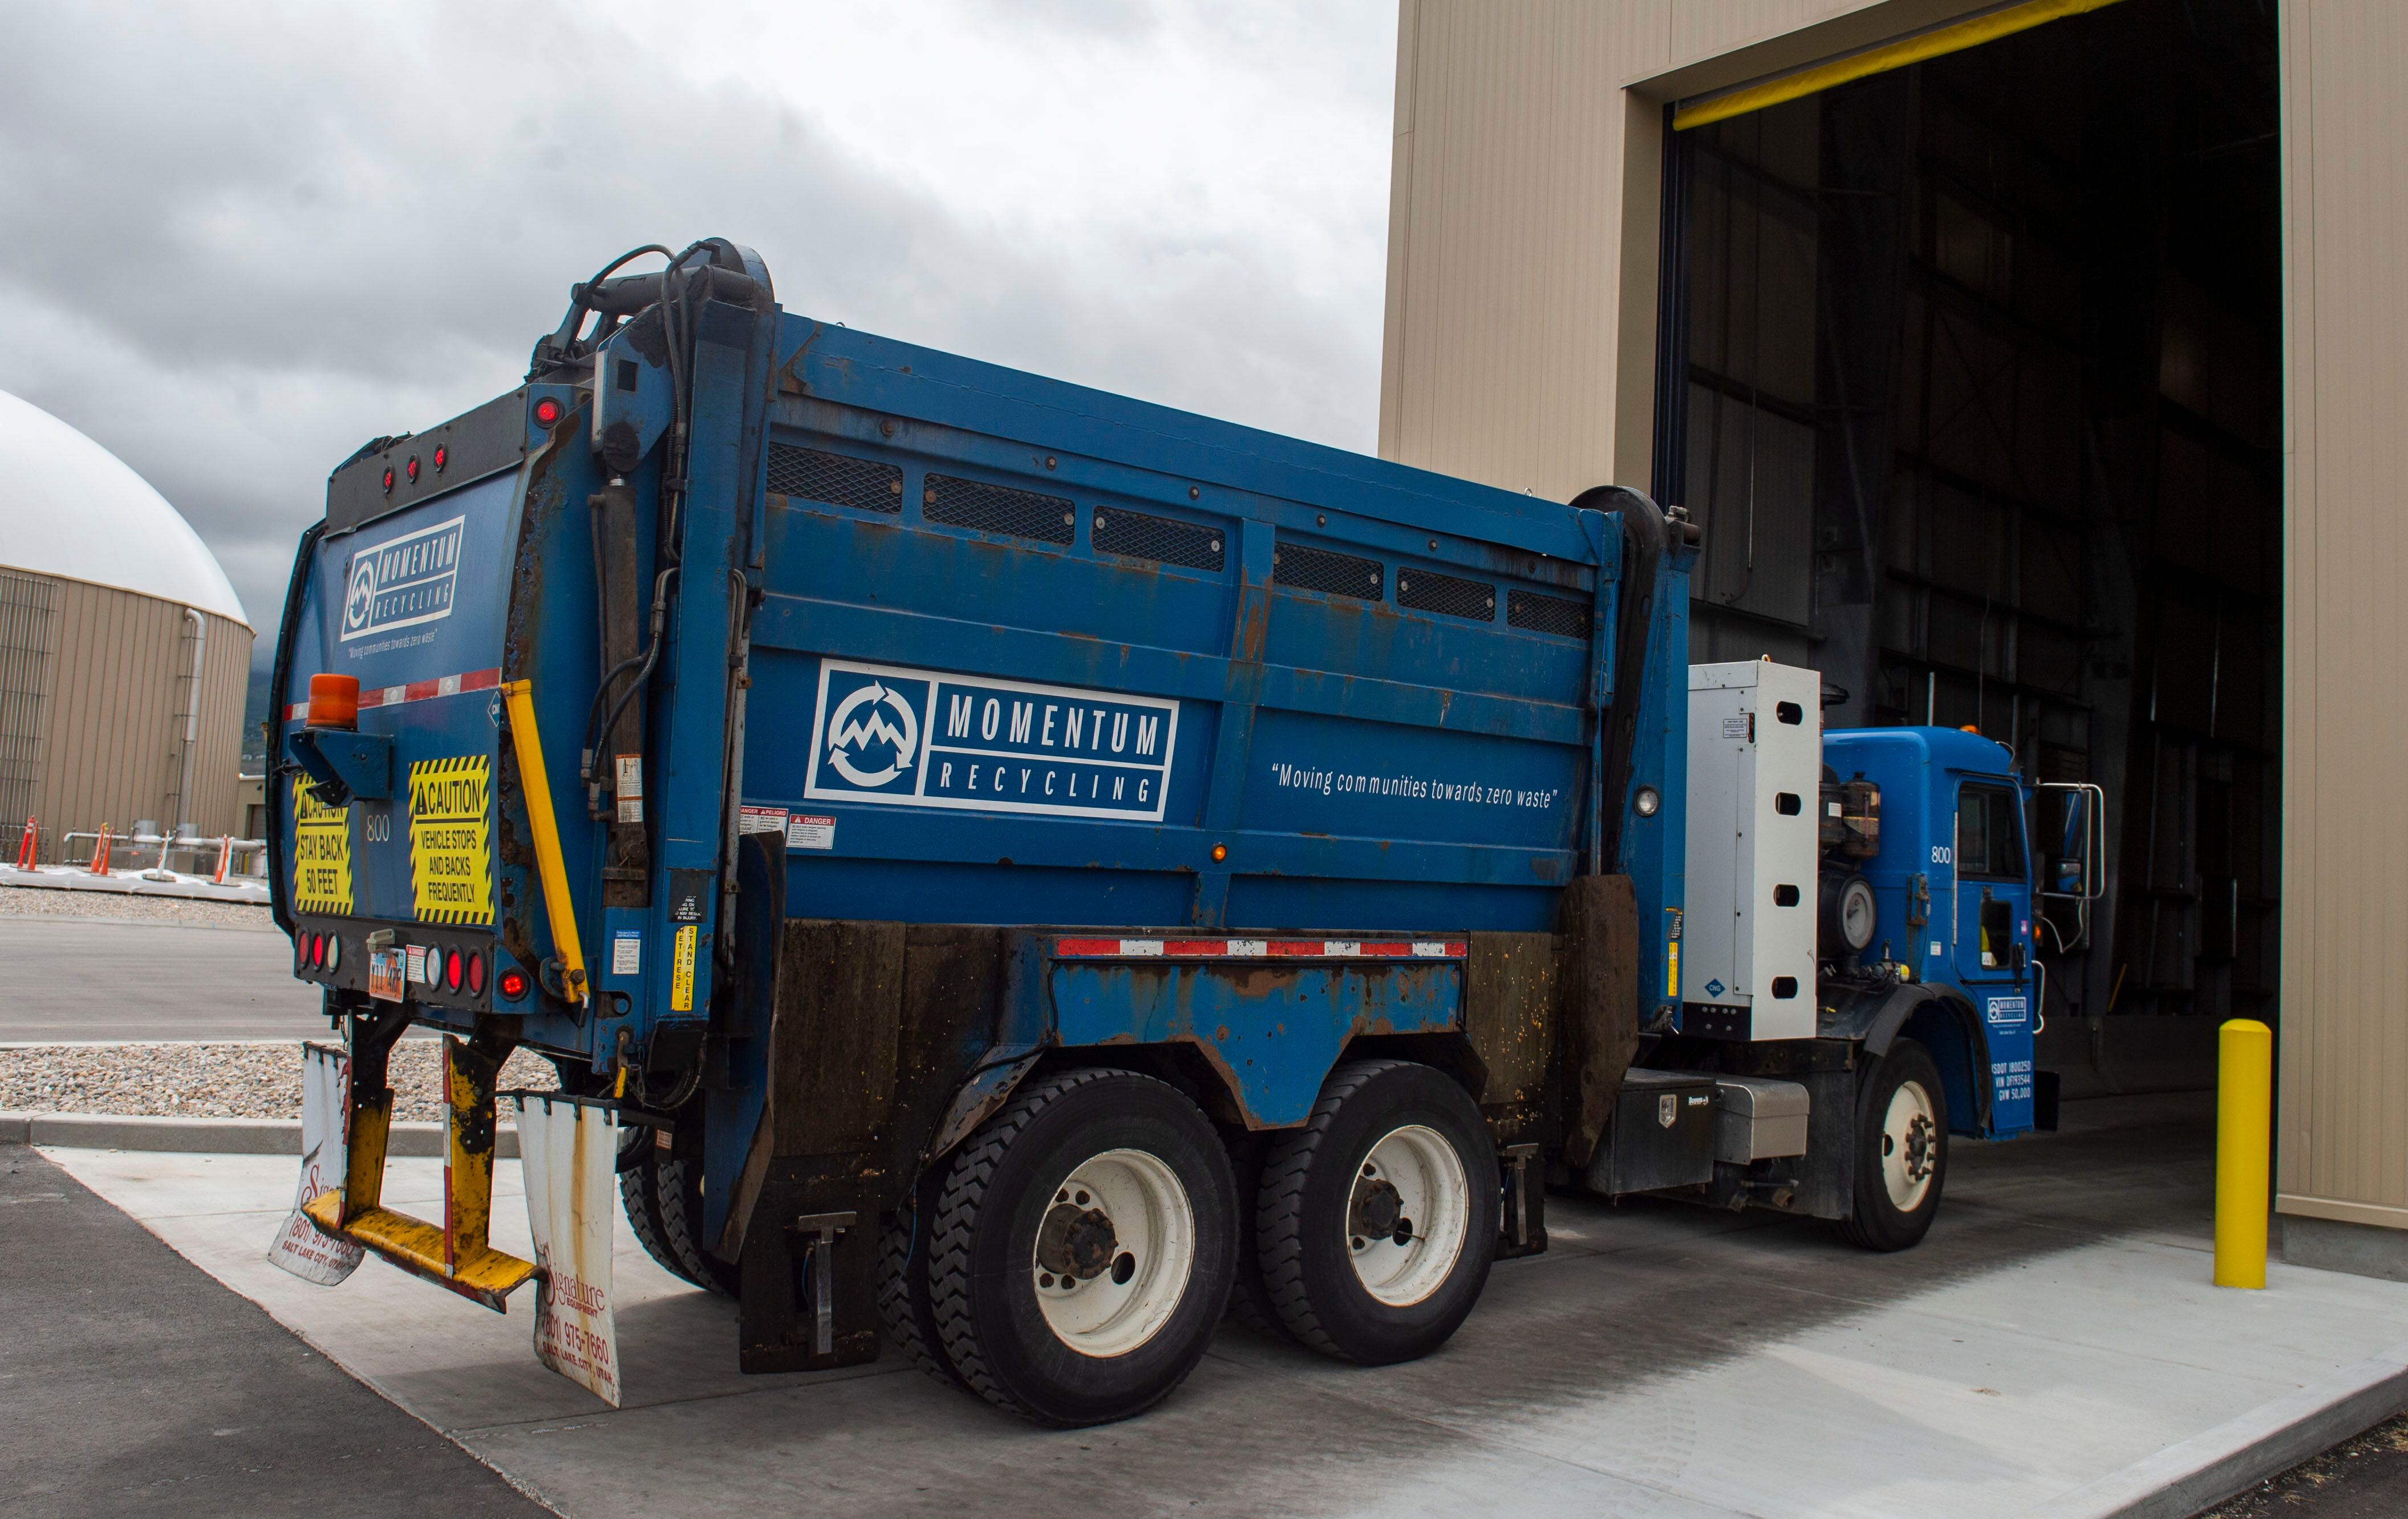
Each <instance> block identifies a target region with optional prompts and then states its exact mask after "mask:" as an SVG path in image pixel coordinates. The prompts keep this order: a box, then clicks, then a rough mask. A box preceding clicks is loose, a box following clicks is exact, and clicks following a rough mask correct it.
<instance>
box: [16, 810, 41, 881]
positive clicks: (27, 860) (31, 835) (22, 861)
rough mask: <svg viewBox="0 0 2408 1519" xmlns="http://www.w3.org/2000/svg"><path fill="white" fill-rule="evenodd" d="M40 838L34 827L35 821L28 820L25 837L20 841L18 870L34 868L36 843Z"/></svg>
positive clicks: (18, 846)
mask: <svg viewBox="0 0 2408 1519" xmlns="http://www.w3.org/2000/svg"><path fill="white" fill-rule="evenodd" d="M39 837H40V835H39V833H38V832H37V831H36V829H35V827H34V820H33V819H32V818H27V819H26V820H25V837H24V838H22V839H21V840H19V841H18V844H17V868H18V869H20V870H31V869H32V868H34V841H35V840H36V838H39Z"/></svg>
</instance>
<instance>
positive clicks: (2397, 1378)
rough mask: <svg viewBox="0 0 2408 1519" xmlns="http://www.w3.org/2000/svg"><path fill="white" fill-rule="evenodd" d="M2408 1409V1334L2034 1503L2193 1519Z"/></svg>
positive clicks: (2033, 1517) (2113, 1514) (2063, 1509)
mask: <svg viewBox="0 0 2408 1519" xmlns="http://www.w3.org/2000/svg"><path fill="white" fill-rule="evenodd" d="M2402 1409H2408V1343H2403V1344H2398V1345H2394V1346H2392V1347H2391V1348H2389V1349H2388V1350H2386V1351H2383V1352H2381V1353H2379V1354H2374V1355H2370V1356H2368V1357H2367V1358H2366V1359H2365V1360H2362V1361H2359V1362H2358V1363H2357V1364H2356V1365H2354V1366H2350V1367H2346V1368H2344V1369H2342V1370H2341V1371H2339V1372H2337V1373H2335V1374H2334V1375H2333V1376H2331V1377H2329V1378H2328V1379H2326V1380H2325V1381H2323V1382H2319V1383H2310V1384H2309V1385H2308V1386H2305V1387H2302V1388H2300V1390H2299V1391H2298V1392H2295V1393H2292V1394H2291V1395H2289V1396H2288V1397H2278V1398H2276V1399H2275V1400H2274V1401H2272V1402H2271V1403H2266V1404H2261V1405H2260V1406H2258V1407H2257V1408H2254V1409H2251V1410H2250V1411H2249V1412H2246V1413H2243V1414H2242V1415H2241V1416H2240V1417H2238V1418H2234V1419H2229V1420H2227V1421H2226V1422H2224V1423H2223V1424H2220V1425H2218V1426H2215V1427H2214V1428H2213V1429H2210V1430H2207V1431H2205V1432H2204V1433H2202V1434H2198V1435H2194V1436H2192V1437H2191V1438H2190V1439H2188V1440H2184V1441H2182V1442H2181V1443H2180V1444H2176V1445H2169V1446H2167V1447H2166V1448H2165V1449H2164V1450H2162V1451H2159V1452H2158V1453H2157V1455H2153V1456H2150V1457H2149V1458H2148V1459H2147V1460H2145V1461H2136V1462H2134V1463H2133V1464H2132V1465H2130V1466H2128V1467H2126V1468H2125V1469H2123V1470H2121V1471H2114V1472H2110V1473H2108V1474H2107V1475H2106V1476H2104V1477H2100V1478H2099V1479H2097V1480H2096V1481H2093V1482H2088V1483H2084V1484H2083V1485H2082V1486H2080V1487H2077V1488H2075V1489H2073V1490H2072V1491H2071V1492H2070V1493H2065V1494H2061V1495H2059V1496H2058V1497H2057V1498H2051V1499H2050V1500H2049V1501H2047V1502H2046V1503H2042V1504H2038V1505H2035V1506H2034V1507H2033V1508H2031V1509H2030V1510H2028V1511H2027V1512H2028V1516H2030V1519H2038V1516H2039V1515H2042V1514H2049V1515H2057V1516H2061V1519H2071V1516H2072V1515H2085V1516H2092V1519H2190V1516H2191V1515H2193V1514H2196V1513H2198V1512H2200V1510H2202V1509H2205V1508H2207V1507H2209V1506H2210V1505H2212V1504H2215V1503H2220V1502H2222V1501H2223V1500H2225V1499H2226V1498H2230V1497H2232V1496H2233V1495H2234V1494H2236V1493H2239V1492H2241V1491H2242V1490H2243V1489H2244V1488H2247V1487H2252V1486H2255V1485H2256V1484H2257V1483H2261V1482H2264V1481H2266V1480H2267V1479H2268V1478H2270V1477H2278V1476H2280V1475H2282V1474H2283V1473H2284V1472H2286V1471H2288V1470H2290V1469H2292V1468H2293V1467H2295V1466H2298V1465H2299V1464H2300V1462H2302V1461H2304V1460H2306V1459H2307V1458H2308V1457H2310V1456H2312V1455H2317V1454H2318V1453H2320V1452H2322V1451H2324V1450H2327V1449H2329V1447H2331V1446H2334V1445H2337V1444H2339V1443H2341V1442H2342V1441H2343V1440H2347V1439H2349V1438H2350V1437H2351V1436H2352V1435H2356V1434H2358V1433H2359V1432H2361V1431H2363V1430H2365V1429H2368V1428H2371V1427H2372V1426H2375V1425H2378V1424H2381V1423H2382V1422H2383V1421H2384V1420H2386V1419H2387V1418H2389V1417H2391V1416H2392V1415H2393V1414H2395V1413H2398V1412H2401V1410H2402Z"/></svg>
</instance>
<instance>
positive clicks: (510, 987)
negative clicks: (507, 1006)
mask: <svg viewBox="0 0 2408 1519" xmlns="http://www.w3.org/2000/svg"><path fill="white" fill-rule="evenodd" d="M526 988H527V979H526V972H525V971H523V970H520V969H517V968H516V967H512V968H511V969H509V970H505V971H503V972H502V979H501V980H500V981H499V982H495V987H494V989H495V991H497V992H499V993H501V994H502V996H503V997H504V998H505V999H507V1000H509V1001H511V1002H516V1001H517V1000H518V999H519V998H521V997H523V996H526Z"/></svg>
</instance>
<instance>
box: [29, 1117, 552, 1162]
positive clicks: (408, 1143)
mask: <svg viewBox="0 0 2408 1519" xmlns="http://www.w3.org/2000/svg"><path fill="white" fill-rule="evenodd" d="M0 1144H48V1145H57V1146H59V1147H61V1148H63V1149H68V1150H160V1151H175V1152H179V1153H185V1154H210V1155H298V1154H301V1121H300V1120H299V1119H297V1118H141V1117H135V1116H131V1115H122V1114H116V1113H25V1112H0ZM443 1146H444V1134H443V1125H441V1124H395V1125H393V1137H392V1139H391V1140H390V1142H389V1148H388V1149H387V1151H386V1154H393V1155H403V1156H408V1157H411V1158H415V1159H434V1160H439V1159H441V1158H442V1156H443ZM494 1157H495V1159H497V1160H516V1159H518V1157H519V1131H518V1130H517V1129H516V1128H513V1127H510V1126H509V1125H504V1126H503V1127H501V1128H500V1129H499V1130H497V1131H496V1132H495V1136H494Z"/></svg>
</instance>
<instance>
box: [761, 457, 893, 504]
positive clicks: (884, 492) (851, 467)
mask: <svg viewBox="0 0 2408 1519" xmlns="http://www.w3.org/2000/svg"><path fill="white" fill-rule="evenodd" d="M769 490H770V492H771V494H776V495H787V496H800V497H802V498H803V499H805V500H808V501H825V502H827V503H829V504H830V505H832V506H839V507H851V508H853V509H854V510H856V511H885V512H899V511H901V510H902V509H903V471H902V470H900V469H898V468H896V466H893V465H888V464H880V463H879V462H878V461H877V460H875V459H856V458H853V456H851V455H850V454H843V453H825V452H822V451H820V450H818V449H804V448H796V446H795V445H794V444H792V443H772V444H770V445H769Z"/></svg>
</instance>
